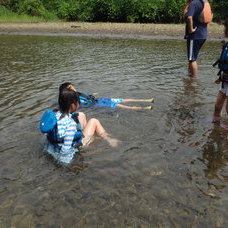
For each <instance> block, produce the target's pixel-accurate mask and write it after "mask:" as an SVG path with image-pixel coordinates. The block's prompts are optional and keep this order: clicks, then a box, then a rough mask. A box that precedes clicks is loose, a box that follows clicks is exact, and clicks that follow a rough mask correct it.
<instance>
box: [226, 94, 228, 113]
mask: <svg viewBox="0 0 228 228" xmlns="http://www.w3.org/2000/svg"><path fill="white" fill-rule="evenodd" d="M226 113H227V114H228V97H226Z"/></svg>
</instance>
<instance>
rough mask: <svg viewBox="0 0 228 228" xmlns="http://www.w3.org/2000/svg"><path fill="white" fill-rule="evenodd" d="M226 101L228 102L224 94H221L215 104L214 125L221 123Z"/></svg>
mask: <svg viewBox="0 0 228 228" xmlns="http://www.w3.org/2000/svg"><path fill="white" fill-rule="evenodd" d="M225 100H226V95H225V94H223V93H222V92H219V93H218V96H217V99H216V102H215V109H214V117H213V120H212V122H213V123H217V122H220V120H221V112H222V107H223V104H224V102H225Z"/></svg>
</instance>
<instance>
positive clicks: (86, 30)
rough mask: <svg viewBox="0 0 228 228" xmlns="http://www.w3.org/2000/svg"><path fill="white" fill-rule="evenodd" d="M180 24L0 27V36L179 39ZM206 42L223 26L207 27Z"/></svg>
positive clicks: (219, 34) (220, 35) (218, 34)
mask: <svg viewBox="0 0 228 228" xmlns="http://www.w3.org/2000/svg"><path fill="white" fill-rule="evenodd" d="M184 30H185V25H184V24H133V23H86V22H85V23H83V22H47V23H0V34H21V35H57V36H59V35H69V36H79V35H85V36H114V37H133V38H145V39H154V38H171V39H179V38H180V39H183V36H184ZM208 31H209V39H212V40H213V39H222V38H223V25H218V24H215V23H213V24H210V25H209V29H208Z"/></svg>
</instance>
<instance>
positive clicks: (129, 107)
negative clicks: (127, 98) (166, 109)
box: [116, 104, 152, 110]
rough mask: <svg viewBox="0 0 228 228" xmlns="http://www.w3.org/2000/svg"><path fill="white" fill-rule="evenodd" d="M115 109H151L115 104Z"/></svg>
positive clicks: (149, 107)
mask: <svg viewBox="0 0 228 228" xmlns="http://www.w3.org/2000/svg"><path fill="white" fill-rule="evenodd" d="M116 107H119V108H123V109H131V110H142V109H152V107H151V106H147V107H140V106H127V105H122V104H117V105H116Z"/></svg>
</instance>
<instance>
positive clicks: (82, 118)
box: [78, 112, 87, 129]
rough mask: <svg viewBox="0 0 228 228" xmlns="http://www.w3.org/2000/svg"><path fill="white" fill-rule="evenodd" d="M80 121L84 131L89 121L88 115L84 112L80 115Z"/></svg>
mask: <svg viewBox="0 0 228 228" xmlns="http://www.w3.org/2000/svg"><path fill="white" fill-rule="evenodd" d="M78 120H79V122H80V124H81V127H82V129H84V128H85V126H86V124H87V120H86V115H85V114H84V113H83V112H79V113H78Z"/></svg>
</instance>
